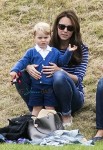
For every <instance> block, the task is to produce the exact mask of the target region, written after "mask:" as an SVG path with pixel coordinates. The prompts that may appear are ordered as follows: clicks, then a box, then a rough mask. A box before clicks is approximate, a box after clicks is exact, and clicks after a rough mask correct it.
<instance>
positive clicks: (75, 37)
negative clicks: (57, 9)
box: [50, 10, 82, 66]
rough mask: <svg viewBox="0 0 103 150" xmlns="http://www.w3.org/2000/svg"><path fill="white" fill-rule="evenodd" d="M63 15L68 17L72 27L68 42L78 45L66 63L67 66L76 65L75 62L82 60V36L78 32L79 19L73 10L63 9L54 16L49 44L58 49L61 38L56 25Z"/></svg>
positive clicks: (78, 62)
mask: <svg viewBox="0 0 103 150" xmlns="http://www.w3.org/2000/svg"><path fill="white" fill-rule="evenodd" d="M63 17H67V18H69V19H70V20H71V22H72V25H73V27H74V31H73V34H72V36H71V38H70V39H68V40H69V41H68V42H69V43H70V44H72V45H77V46H78V49H77V50H76V51H74V52H73V55H72V57H71V60H70V62H69V64H68V65H69V66H72V65H77V64H80V63H81V61H82V49H81V44H82V38H81V33H80V24H79V20H78V17H77V16H76V14H75V12H74V11H72V10H67V11H63V12H62V13H60V14H59V15H58V16H57V17H56V19H55V22H54V25H53V29H52V32H53V34H52V37H51V41H50V46H53V47H55V48H57V49H59V50H60V42H61V39H60V37H59V36H58V30H57V26H58V23H59V21H60V19H61V18H63Z"/></svg>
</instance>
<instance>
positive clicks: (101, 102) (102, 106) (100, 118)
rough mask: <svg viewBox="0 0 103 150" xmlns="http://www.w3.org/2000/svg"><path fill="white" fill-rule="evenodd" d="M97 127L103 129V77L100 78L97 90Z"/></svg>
mask: <svg viewBox="0 0 103 150" xmlns="http://www.w3.org/2000/svg"><path fill="white" fill-rule="evenodd" d="M96 128H97V129H103V78H101V79H100V80H99V82H98V85H97V92H96Z"/></svg>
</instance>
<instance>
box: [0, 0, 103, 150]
mask: <svg viewBox="0 0 103 150" xmlns="http://www.w3.org/2000/svg"><path fill="white" fill-rule="evenodd" d="M65 9H73V10H74V11H75V12H76V13H77V15H78V17H79V19H80V25H81V33H82V38H83V41H84V43H85V44H86V45H87V46H88V47H89V64H88V68H87V72H86V76H85V78H84V82H83V83H84V90H85V104H84V106H83V108H82V109H81V110H80V111H79V112H77V113H76V114H75V115H74V118H73V126H72V127H71V128H72V129H77V128H78V129H79V130H80V132H81V133H82V134H83V135H84V136H85V137H86V138H87V139H90V138H91V137H93V136H94V135H95V133H96V128H95V111H96V110H95V92H96V86H97V82H98V80H99V78H100V77H101V76H103V72H102V71H101V70H100V68H99V66H100V65H103V0H99V1H98V0H68V1H67V0H57V1H55V0H15V1H14V0H0V127H3V126H5V125H7V124H8V121H7V119H8V118H12V117H15V116H18V115H21V114H25V113H27V112H28V109H27V107H26V105H25V103H24V102H23V100H22V99H21V97H20V96H19V94H18V93H17V91H16V89H15V87H14V86H11V82H10V80H11V79H10V75H9V72H10V68H11V67H12V65H14V63H15V62H16V61H17V60H18V59H19V58H20V57H21V56H22V55H23V54H24V52H25V51H26V50H27V49H28V48H29V47H32V46H33V45H34V40H33V37H32V28H33V26H34V24H35V23H36V22H38V21H43V20H44V21H47V22H49V23H50V24H51V25H52V24H53V22H54V20H55V17H56V15H57V14H58V13H59V12H61V11H64V10H65ZM28 147H29V149H30V148H31V149H34V148H35V149H40V148H43V149H48V148H47V147H35V146H30V145H25V146H23V145H15V144H14V145H12V144H4V145H0V149H3V150H4V149H6V150H7V149H12V150H13V149H14V150H15V149H20V148H21V149H26V148H28ZM68 147H70V149H71V150H72V149H76V150H80V149H87V148H88V149H93V150H95V149H97V148H98V149H101V147H103V144H102V143H98V144H97V145H95V146H94V147H83V146H78V145H74V146H72V145H70V146H64V147H55V148H54V147H53V148H54V149H63V148H64V149H68ZM50 149H52V147H50ZM102 149H103V148H102Z"/></svg>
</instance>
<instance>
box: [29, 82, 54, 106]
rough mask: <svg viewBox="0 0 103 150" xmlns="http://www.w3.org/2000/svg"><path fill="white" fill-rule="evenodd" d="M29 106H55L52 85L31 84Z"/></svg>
mask: <svg viewBox="0 0 103 150" xmlns="http://www.w3.org/2000/svg"><path fill="white" fill-rule="evenodd" d="M29 105H30V106H48V107H49V106H50V107H55V106H57V101H56V98H55V94H54V91H53V87H52V85H37V84H36V85H33V87H32V88H31V91H30V98H29Z"/></svg>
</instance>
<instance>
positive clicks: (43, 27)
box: [33, 22, 51, 36]
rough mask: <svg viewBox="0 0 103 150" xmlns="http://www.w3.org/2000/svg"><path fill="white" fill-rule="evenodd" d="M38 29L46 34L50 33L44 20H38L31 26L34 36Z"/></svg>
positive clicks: (48, 26)
mask: <svg viewBox="0 0 103 150" xmlns="http://www.w3.org/2000/svg"><path fill="white" fill-rule="evenodd" d="M38 31H42V32H43V33H44V34H46V35H51V29H50V25H49V24H48V23H46V22H39V23H37V24H36V25H35V26H34V28H33V34H34V36H35V35H36V33H37V32H38Z"/></svg>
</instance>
